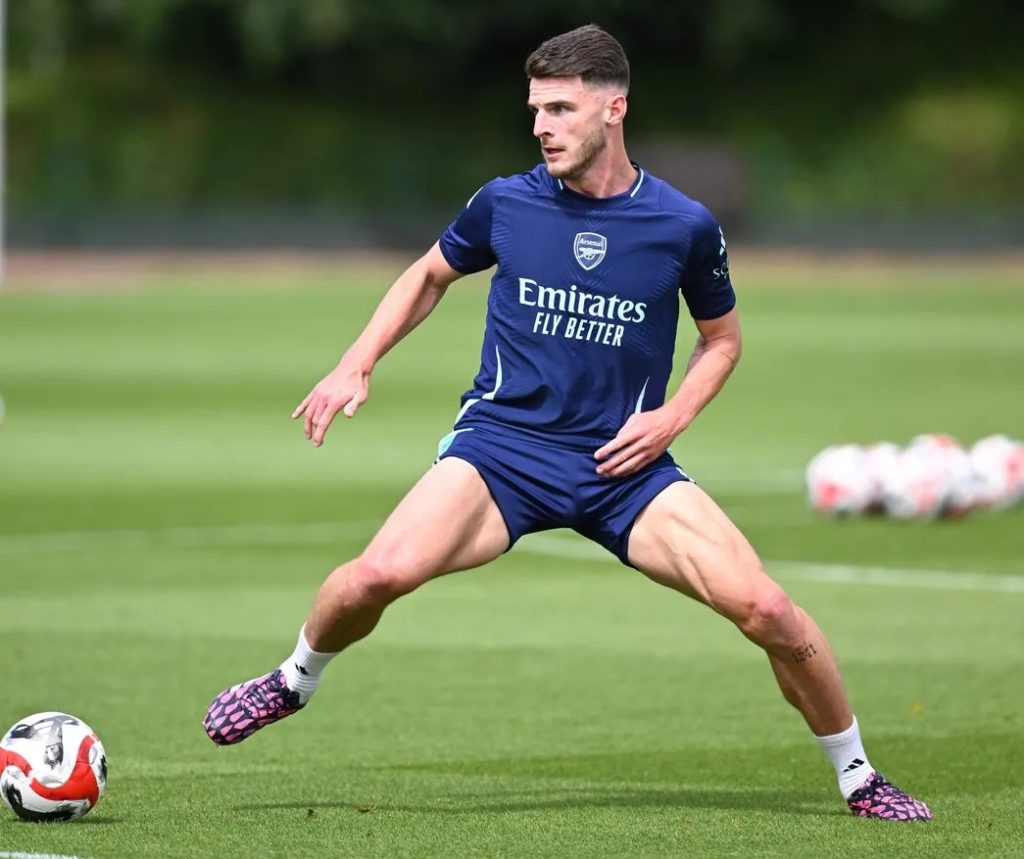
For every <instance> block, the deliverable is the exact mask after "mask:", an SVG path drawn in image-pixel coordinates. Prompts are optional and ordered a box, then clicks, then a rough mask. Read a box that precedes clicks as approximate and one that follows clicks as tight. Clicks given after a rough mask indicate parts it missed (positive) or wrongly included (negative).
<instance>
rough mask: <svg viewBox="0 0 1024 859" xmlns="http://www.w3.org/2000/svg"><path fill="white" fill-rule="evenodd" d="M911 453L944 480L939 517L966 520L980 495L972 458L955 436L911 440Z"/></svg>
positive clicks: (937, 435)
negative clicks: (928, 464)
mask: <svg viewBox="0 0 1024 859" xmlns="http://www.w3.org/2000/svg"><path fill="white" fill-rule="evenodd" d="M908 449H909V450H917V451H919V452H920V453H921V455H922V456H923V457H924V458H925V459H926V460H927V461H928V462H929V463H930V464H931V467H932V468H934V469H935V470H936V472H938V474H939V476H940V478H941V480H942V490H941V492H942V498H941V501H940V502H939V510H938V515H939V516H947V517H957V516H963V515H965V514H967V513H969V512H970V511H971V510H973V509H974V507H975V505H976V504H977V498H978V491H977V485H976V480H975V476H974V468H973V467H972V466H971V458H970V456H969V455H968V454H967V451H966V450H964V448H963V446H962V445H961V444H960V442H959V441H957V440H956V439H955V438H953V436H951V435H946V434H945V433H926V434H924V435H919V436H916V437H915V438H913V439H911V442H910V445H909V447H908Z"/></svg>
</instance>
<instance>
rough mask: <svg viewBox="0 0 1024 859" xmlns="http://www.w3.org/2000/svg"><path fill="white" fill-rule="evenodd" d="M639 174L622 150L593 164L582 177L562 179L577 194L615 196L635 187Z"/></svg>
mask: <svg viewBox="0 0 1024 859" xmlns="http://www.w3.org/2000/svg"><path fill="white" fill-rule="evenodd" d="M638 175H639V174H638V173H637V169H636V167H634V166H633V165H632V164H631V163H630V161H629V156H628V155H626V152H625V150H621V151H620V152H619V154H618V155H616V156H615V157H614V158H609V159H608V160H607V161H606V162H605V163H603V164H600V163H597V164H593V165H591V167H590V169H589V170H588V171H587V172H586V173H585V174H584V175H583V176H582V177H580V178H578V179H563V180H562V181H563V183H564V184H565V185H566V187H568V188H570V189H571V190H573V191H575V192H576V193H577V194H584V195H585V196H587V197H614V196H615V195H617V194H624V193H625V192H626V191H628V190H629V189H630V188H631V187H633V183H634V182H635V181H636V177H637V176H638Z"/></svg>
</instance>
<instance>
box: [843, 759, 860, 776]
mask: <svg viewBox="0 0 1024 859" xmlns="http://www.w3.org/2000/svg"><path fill="white" fill-rule="evenodd" d="M862 766H864V761H862V760H861V759H860V758H854V759H853V761H852V762H851V763H850V765H849V766H848V767H847V768H846V769H844V770H843V772H844V773H849V772H853V771H854V770H855V769H857V767H862Z"/></svg>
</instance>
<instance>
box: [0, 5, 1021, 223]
mask: <svg viewBox="0 0 1024 859" xmlns="http://www.w3.org/2000/svg"><path fill="white" fill-rule="evenodd" d="M588 21H595V22H597V23H600V24H601V25H602V26H604V27H605V28H606V29H608V30H610V31H611V32H612V33H614V34H615V35H616V36H617V37H618V38H619V39H620V40H621V41H622V43H623V45H624V46H625V48H626V50H627V53H628V54H629V56H630V58H631V63H632V67H633V91H632V93H631V100H630V118H629V134H630V137H629V139H630V140H631V141H633V142H636V143H638V144H640V146H641V148H642V144H643V141H644V140H656V141H659V142H662V143H663V142H664V141H666V140H667V141H673V142H676V143H677V144H678V145H679V146H680V147H685V146H686V145H687V144H688V143H692V142H694V141H697V142H700V143H702V145H707V144H708V143H709V142H710V144H711V145H712V146H716V147H722V148H723V150H724V151H728V152H729V153H730V157H732V158H734V159H735V161H736V162H737V163H738V164H739V165H741V170H742V175H743V176H744V186H745V189H746V190H745V193H744V195H743V196H744V201H743V208H744V215H745V218H746V220H747V221H748V222H749V223H751V224H753V225H754V226H755V228H756V225H757V224H762V225H763V224H768V223H770V222H771V221H772V220H773V219H774V218H776V217H784V216H785V217H805V218H814V217H815V216H817V215H818V214H819V213H823V212H828V213H830V214H833V215H839V216H851V217H869V216H873V215H880V216H886V217H892V216H906V217H913V216H915V215H916V214H920V213H931V214H933V215H934V214H935V213H952V214H956V213H964V212H975V213H977V212H985V213H987V214H988V215H990V216H994V217H998V216H1001V215H1006V214H1013V215H1014V216H1019V215H1020V213H1021V212H1022V210H1024V204H1022V200H1024V51H1021V49H1020V39H1021V34H1022V33H1024V4H1021V3H1016V2H998V0H975V2H958V0H851V2H849V3H845V4H822V3H818V2H810V0H690V2H675V3H673V2H656V0H629V2H626V0H601V2H599V0H591V1H590V2H587V0H562V2H559V3H557V4H556V3H551V2H548V0H519V2H516V3H514V4H512V3H508V2H495V3H483V2H475V0H448V2H442V0H373V2H370V0H290V2H285V0H8V22H7V23H8V78H7V88H8V153H9V156H8V157H9V168H8V176H9V178H8V201H9V207H10V209H11V212H12V221H13V222H14V223H15V224H16V223H17V220H18V215H19V213H21V214H24V215H26V216H29V215H31V214H32V213H38V212H41V211H42V212H46V213H48V214H49V216H51V217H61V216H66V217H67V218H69V219H74V218H82V217H84V216H85V215H86V214H87V213H91V212H98V211H102V212H108V213H109V212H133V211H137V210H146V211H149V212H153V211H167V212H182V211H195V210H221V211H228V210H235V211H249V210H252V209H253V208H254V207H263V208H266V209H271V208H276V209H277V210H281V211H288V210H290V209H293V208H294V209H299V208H301V210H302V211H304V212H306V213H309V212H314V213H315V212H321V213H338V212H358V213H360V215H361V216H366V217H370V218H373V217H377V218H379V219H382V222H383V223H387V219H388V217H389V213H390V215H391V217H392V220H393V219H394V217H395V213H396V212H397V211H400V212H402V213H410V214H417V213H428V212H429V213H436V212H446V213H448V214H450V213H451V211H452V210H453V207H455V206H457V205H458V203H459V201H461V200H462V199H464V198H465V197H466V196H468V194H470V193H472V191H473V190H474V189H475V188H476V187H477V186H479V185H480V183H481V182H483V181H485V180H486V179H488V178H490V177H491V176H494V175H497V174H508V173H513V172H518V171H519V170H523V169H528V168H529V167H530V166H532V164H533V163H535V162H536V161H537V160H539V159H538V157H537V156H538V153H537V151H536V146H535V144H534V142H533V140H532V138H531V136H530V122H529V117H528V114H527V112H526V110H525V108H524V105H523V102H524V100H525V86H526V83H525V78H524V76H523V72H522V63H523V60H524V59H525V56H526V55H527V54H528V53H529V51H530V50H532V48H533V47H535V46H536V45H537V44H539V43H540V42H541V41H542V40H543V39H544V38H546V37H548V36H550V35H553V34H555V33H557V32H561V31H563V30H566V29H569V28H571V27H574V26H578V25H579V24H581V23H585V22H588ZM434 226H435V227H436V224H434Z"/></svg>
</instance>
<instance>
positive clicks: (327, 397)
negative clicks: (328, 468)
mask: <svg viewBox="0 0 1024 859" xmlns="http://www.w3.org/2000/svg"><path fill="white" fill-rule="evenodd" d="M369 395H370V374H369V373H366V372H364V371H363V370H360V369H354V368H351V367H347V366H345V362H344V361H342V363H341V364H339V365H338V366H337V367H335V368H334V369H333V370H332V371H331V372H330V373H328V374H327V375H326V376H324V377H323V378H322V379H321V380H320V381H319V382H318V383H317V385H316V387H315V388H313V390H312V391H310V392H309V393H308V394H307V395H306V399H304V400H303V401H302V402H301V403H299V405H298V408H296V409H295V411H294V412H292V417H293V418H299V417H302V416H303V415H305V416H306V421H305V430H306V438H308V439H312V441H313V444H314V445H316V447H320V445H322V444H323V443H324V433H326V432H327V429H328V427H330V425H331V421H333V420H334V416H335V415H336V414H337V413H338V412H340V411H342V410H344V412H345V417H347V418H350V417H352V416H353V415H354V414H355V413H356V409H358V408H359V407H360V406H361V405H362V404H363V403H365V402H366V398H367V397H368V396H369Z"/></svg>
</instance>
